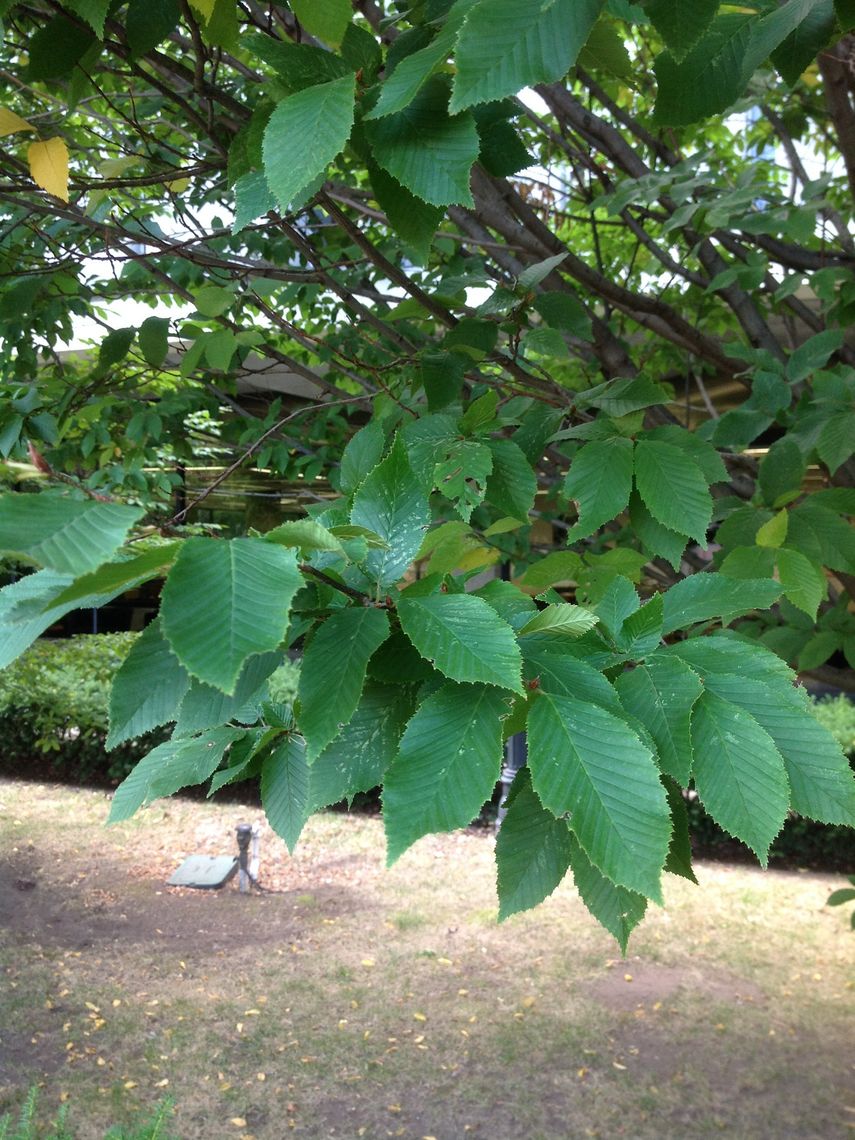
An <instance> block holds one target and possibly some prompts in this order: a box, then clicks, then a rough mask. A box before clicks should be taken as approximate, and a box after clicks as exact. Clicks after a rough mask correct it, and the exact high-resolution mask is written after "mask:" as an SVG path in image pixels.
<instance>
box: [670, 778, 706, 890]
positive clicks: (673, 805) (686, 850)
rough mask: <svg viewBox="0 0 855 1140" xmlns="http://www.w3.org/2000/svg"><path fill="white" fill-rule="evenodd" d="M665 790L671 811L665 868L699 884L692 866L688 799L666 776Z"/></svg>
mask: <svg viewBox="0 0 855 1140" xmlns="http://www.w3.org/2000/svg"><path fill="white" fill-rule="evenodd" d="M665 790H666V792H667V793H668V807H669V809H670V811H671V846H670V847H669V848H668V861H667V862H666V864H665V870H666V871H668V872H669V873H670V874H672V875H680V876H681V877H682V878H684V879H688V880H689V882H690V883H695V884H697V881H698V880H697V877H696V876H695V872H694V870H693V868H692V841H691V836H690V834H689V812H688V809H687V807H686V801H685V799H684V798H683V793H682V791H681V790H680V788H679V787H678V786H677V785H676V784H675V783H674V781H673V780H670V779H667V778H666V780H665Z"/></svg>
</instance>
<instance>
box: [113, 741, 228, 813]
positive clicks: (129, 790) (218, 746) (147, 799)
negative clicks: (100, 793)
mask: <svg viewBox="0 0 855 1140" xmlns="http://www.w3.org/2000/svg"><path fill="white" fill-rule="evenodd" d="M243 734H244V730H243V729H242V728H215V729H212V730H211V731H210V732H203V733H202V735H201V736H194V737H193V738H192V739H191V740H167V741H166V742H165V743H164V744H159V745H158V746H157V748H154V749H152V751H151V752H149V753H148V755H147V756H144V757H143V758H142V760H140V762H139V763H138V764H137V766H136V767H135V768H134V770H133V771H132V772H131V774H130V775H129V776H127V777H126V778H125V779H124V780H123V781H122V782H121V784H119V786H118V788H116V791H115V793H114V795H113V802H112V804H111V806H110V815H109V817H108V819H107V822H108V823H121V822H122V820H125V819H130V818H131V816H132V815H133V814H134V813H135V812H136V811H138V810H139V809H140V808H141V807H144V806H145V805H146V804H149V803H151V801H152V800H156V799H160V798H161V797H162V796H171V795H174V794H175V792H178V791H180V790H181V789H182V788H185V787H187V786H188V785H191V784H201V783H203V782H204V781H205V780H207V779H208V777H209V776H210V775H211V774H212V773H213V772H214V771H215V770H216V769H217V768H218V767H219V765H220V762H221V761H222V759H223V756H224V754H225V752H226V749H227V748H228V747H229V745H230V744H233V743H234V742H235V741H236V740H239V739H240V738H241V737H242V736H243Z"/></svg>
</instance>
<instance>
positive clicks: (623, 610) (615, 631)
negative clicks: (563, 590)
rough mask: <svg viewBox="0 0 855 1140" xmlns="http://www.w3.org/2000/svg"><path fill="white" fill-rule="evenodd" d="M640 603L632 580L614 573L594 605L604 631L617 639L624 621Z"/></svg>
mask: <svg viewBox="0 0 855 1140" xmlns="http://www.w3.org/2000/svg"><path fill="white" fill-rule="evenodd" d="M640 605H641V602H640V601H639V598H638V594H637V593H636V592H635V588H634V587H633V585H632V582H630V581H629V579H628V578H625V577H624V576H623V575H622V574H618V575H615V576H614V577H613V578H612V579H611V581H610V582H609V584H608V586H606V588H605V590H604V591H603V594H602V597H601V598H600V599H599V601H598V602H597V604H596V606H595V610H596V613H597V616H598V617H599V619H600V623H601V624H602V626H603V628H604V629H605V631H606V632H607V633H609V634H611V636H612V638H614V639H615V640H618V639H619V638H620V632H621V630H622V629H623V625H624V622H625V621H626V620H627V618H628V617H630V615H631V614H634V613H635V612H636V610H637V609H638V607H639V606H640Z"/></svg>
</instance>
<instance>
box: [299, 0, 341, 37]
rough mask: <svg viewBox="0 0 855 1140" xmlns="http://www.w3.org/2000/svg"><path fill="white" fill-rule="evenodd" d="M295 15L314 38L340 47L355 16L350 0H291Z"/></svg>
mask: <svg viewBox="0 0 855 1140" xmlns="http://www.w3.org/2000/svg"><path fill="white" fill-rule="evenodd" d="M291 7H292V9H293V11H294V15H295V16H296V17H297V19H298V20H299V21H300V23H301V24H302V25H303V27H304V28H305V29H306V31H308V32H310V33H311V34H312V35H313V36H317V37H318V39H321V40H323V41H324V43H326V44H329V45H330V47H338V46H339V44H340V43H341V41H342V40H343V39H344V33H345V32H346V31H347V28H348V25H349V24H350V21H351V18H352V16H353V8H352V7H351V4H350V0H291Z"/></svg>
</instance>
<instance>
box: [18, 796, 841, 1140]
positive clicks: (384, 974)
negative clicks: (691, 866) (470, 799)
mask: <svg viewBox="0 0 855 1140" xmlns="http://www.w3.org/2000/svg"><path fill="white" fill-rule="evenodd" d="M107 810H108V802H107V800H106V798H105V796H104V794H103V793H102V792H93V791H88V790H74V789H69V788H65V787H58V786H52V785H47V784H27V783H15V782H11V781H8V780H7V781H0V970H2V975H0V976H2V984H0V1115H2V1113H3V1112H4V1111H13V1112H14V1110H15V1109H16V1108H17V1106H18V1105H20V1103H21V1101H22V1099H23V1097H24V1095H25V1094H26V1091H27V1089H28V1087H30V1086H31V1085H33V1084H38V1085H40V1086H42V1093H41V1104H42V1112H41V1117H42V1119H44V1120H48V1119H49V1118H50V1116H51V1115H52V1114H53V1113H55V1111H56V1110H57V1108H58V1106H59V1104H60V1103H61V1102H63V1101H67V1102H68V1104H69V1107H70V1116H69V1122H70V1124H71V1125H73V1126H74V1128H75V1130H76V1135H77V1136H78V1137H79V1138H80V1140H92V1138H98V1140H100V1138H101V1137H102V1136H103V1134H104V1132H105V1131H106V1129H107V1128H108V1126H109V1125H111V1124H116V1123H121V1124H126V1125H128V1126H131V1125H133V1123H134V1122H135V1121H138V1120H139V1119H140V1118H141V1117H143V1116H145V1115H147V1114H149V1113H150V1112H151V1110H152V1109H153V1107H154V1106H155V1105H157V1104H158V1102H159V1101H161V1100H162V1098H163V1097H164V1096H169V1097H171V1098H172V1099H173V1100H174V1102H175V1110H174V1116H173V1117H172V1123H171V1128H172V1133H173V1134H174V1135H175V1136H178V1137H180V1138H181V1140H202V1138H204V1140H220V1138H234V1140H250V1138H251V1137H254V1138H256V1140H281V1138H282V1137H286V1136H288V1135H290V1134H291V1133H292V1132H293V1133H294V1134H295V1135H302V1136H305V1137H363V1136H364V1137H368V1138H369V1140H374V1138H382V1137H387V1136H400V1137H406V1138H411V1140H425V1138H430V1137H434V1138H435V1140H459V1138H464V1137H468V1136H471V1137H473V1138H478V1137H484V1138H487V1137H490V1138H492V1140H517V1138H519V1140H523V1138H524V1140H567V1138H575V1137H586V1136H601V1137H613V1136H628V1137H639V1138H643V1137H660V1138H661V1137H674V1138H680V1140H684V1138H694V1137H704V1136H727V1137H728V1138H730V1140H761V1138H767V1137H768V1138H769V1140H781V1138H783V1137H799V1138H810V1137H816V1138H820V1137H821V1138H822V1140H832V1138H834V1137H842V1136H852V1135H853V1127H855V1091H853V1089H855V1050H853V1044H855V1041H853V1021H854V1020H855V1019H853V997H855V988H853V987H855V983H853V974H855V971H853V961H855V935H853V934H852V933H851V932H850V931H849V928H848V926H849V915H848V908H839V909H836V910H829V909H826V908H825V907H824V903H825V899H826V897H827V896H828V894H829V893H830V891H831V890H833V889H834V888H835V887H839V886H841V885H843V883H842V880H841V879H840V878H839V877H837V876H831V875H821V874H815V873H796V872H780V871H779V872H772V873H763V872H761V871H760V870H759V869H758V870H753V869H750V868H746V867H743V866H729V865H724V864H706V865H701V866H700V867H699V869H698V877H699V879H700V881H701V889H698V888H695V887H692V885H691V884H689V883H686V882H684V881H683V880H680V879H677V878H673V877H671V876H668V877H667V879H668V881H667V884H666V890H665V897H666V906H665V907H664V908H663V909H657V908H653V909H652V910H651V912H650V914H649V916H648V918H647V919H646V920H645V922H644V923H643V924H642V926H641V927H640V928H639V930H638V931H637V932H636V933H635V935H634V936H633V939H632V941H631V942H630V948H629V952H628V957H627V959H625V960H624V959H622V958H621V957H620V951H619V949H618V947H617V945H616V944H615V943H614V942H613V941H612V940H611V939H610V937H609V936H608V935H607V934H606V933H605V932H604V931H603V930H602V929H601V928H600V927H599V926H598V925H597V924H596V923H595V922H594V920H593V919H592V918H591V917H590V916H589V915H588V913H587V911H586V910H585V909H584V907H583V905H582V904H581V902H580V901H579V898H578V896H577V895H576V892H575V890H574V889H573V888H572V886H570V885H569V884H567V885H563V886H562V887H561V888H560V889H559V890H558V891H557V892H556V894H555V895H554V896H553V897H552V898H551V899H550V900H549V901H548V902H547V903H546V904H544V905H543V906H542V907H540V908H539V909H538V910H536V911H534V912H532V913H529V914H526V915H521V916H517V917H515V918H513V919H511V920H510V921H508V922H507V923H504V924H503V925H502V926H498V925H497V924H496V918H495V916H496V900H495V891H494V882H493V864H492V847H493V842H492V837H491V836H490V834H489V833H487V832H474V831H473V832H466V833H456V834H454V835H449V836H442V837H438V838H431V839H426V840H423V841H422V842H421V843H419V844H418V845H417V846H416V847H415V848H413V849H412V850H411V851H409V852H408V853H407V854H406V855H404V857H403V858H402V859H401V860H400V861H399V862H398V863H397V864H396V865H395V866H394V867H393V868H392V869H391V870H389V871H386V870H384V869H383V859H384V850H383V837H382V825H381V823H380V822H379V820H377V819H375V818H370V817H365V816H346V815H342V814H335V813H330V814H326V815H321V816H318V817H316V818H315V819H314V820H312V821H311V822H310V824H309V826H308V827H307V829H306V833H305V835H304V838H303V840H302V841H301V844H300V846H299V847H298V849H297V852H296V854H295V856H294V857H293V858H291V857H289V856H288V854H287V852H286V850H285V848H284V846H283V845H282V843H281V842H280V841H279V840H278V839H276V838H275V837H274V836H273V835H272V834H271V833H270V832H269V831H267V832H265V835H264V838H263V843H262V866H261V877H262V881H263V882H264V883H265V884H266V885H267V886H269V887H271V888H274V889H275V890H276V892H277V893H268V894H263V895H258V894H254V895H252V896H242V895H240V894H239V893H238V891H237V888H236V885H235V882H234V881H233V882H232V883H231V884H230V885H229V886H228V887H226V888H225V889H224V890H222V891H190V890H176V889H172V888H167V887H166V886H165V880H166V878H167V877H168V875H169V874H170V873H171V871H172V870H173V869H174V867H175V866H176V865H177V864H178V862H179V861H180V859H181V858H182V857H183V856H184V855H185V854H190V853H195V852H199V853H210V854H218V853H228V854H230V853H232V852H233V851H234V849H235V844H234V827H235V824H236V823H237V822H238V821H239V820H240V819H241V818H246V819H250V820H251V819H252V818H253V817H252V813H251V811H249V810H248V809H241V808H239V807H236V806H235V805H231V804H229V805H219V804H201V803H196V802H191V801H182V800H174V801H160V802H158V803H156V804H154V805H153V806H152V807H150V808H148V809H147V810H145V811H143V812H141V813H140V814H139V815H138V816H137V817H136V818H135V819H134V820H132V821H130V822H129V823H126V824H121V825H118V826H116V827H111V828H109V829H106V830H105V829H104V828H103V826H102V824H103V821H104V819H105V817H106V814H107Z"/></svg>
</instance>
